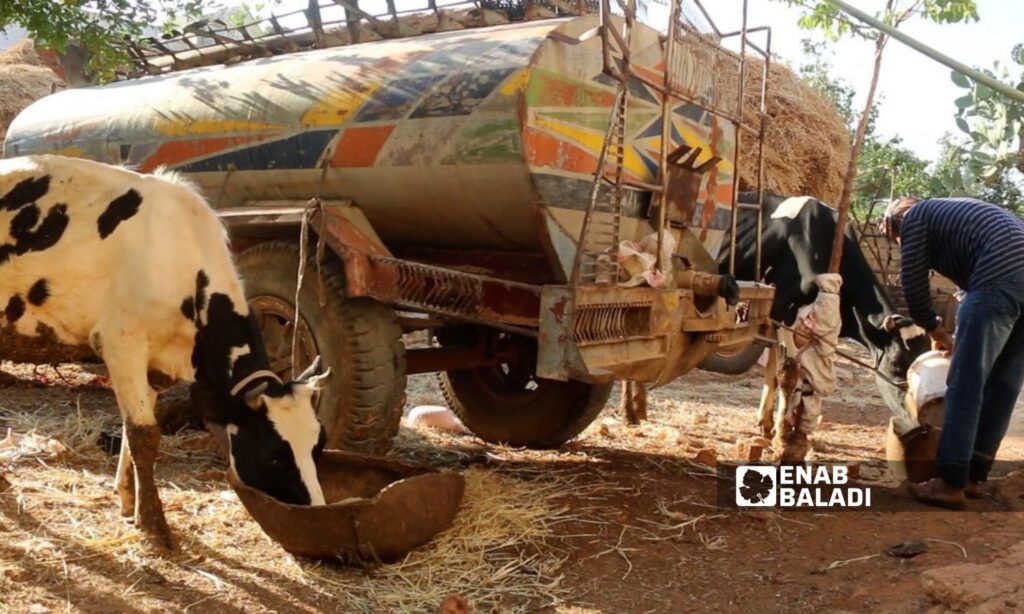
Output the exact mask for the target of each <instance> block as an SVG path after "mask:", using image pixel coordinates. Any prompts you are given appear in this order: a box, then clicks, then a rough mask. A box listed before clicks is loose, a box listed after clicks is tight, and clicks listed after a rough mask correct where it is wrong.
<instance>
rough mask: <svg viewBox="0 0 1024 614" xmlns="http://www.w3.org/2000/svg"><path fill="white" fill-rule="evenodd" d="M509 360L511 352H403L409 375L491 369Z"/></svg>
mask: <svg viewBox="0 0 1024 614" xmlns="http://www.w3.org/2000/svg"><path fill="white" fill-rule="evenodd" d="M511 358H512V354H511V352H502V353H495V354H491V355H488V354H487V353H485V352H484V351H483V349H482V348H470V347H443V348H413V349H409V350H406V352H405V372H406V373H408V374H409V375H416V374H417V373H436V372H438V371H457V370H459V369H476V368H479V367H492V366H497V365H500V364H502V363H505V362H508V361H509V360H510V359H511Z"/></svg>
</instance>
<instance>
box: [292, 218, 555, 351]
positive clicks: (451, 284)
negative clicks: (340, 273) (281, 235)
mask: <svg viewBox="0 0 1024 614" xmlns="http://www.w3.org/2000/svg"><path fill="white" fill-rule="evenodd" d="M361 219H365V218H363V217H362V213H361V211H359V209H358V208H357V207H348V208H344V207H325V208H324V209H323V213H322V214H321V213H320V212H317V213H316V214H314V216H313V219H312V220H311V221H310V226H311V228H313V229H314V230H315V231H317V232H322V233H323V238H324V240H325V241H326V243H327V245H328V246H330V248H331V250H332V251H333V252H334V253H335V254H337V255H338V257H339V258H341V260H342V262H343V263H344V266H345V286H346V289H347V292H348V296H350V297H360V296H366V297H370V298H373V299H376V300H378V301H381V302H384V303H388V304H390V305H395V306H397V307H403V308H407V309H413V310H416V311H419V312H423V313H429V314H433V315H437V316H443V317H446V318H451V319H454V320H459V321H463V322H470V323H474V324H481V325H485V326H489V327H491V328H495V329H498V330H503V331H505V332H509V333H513V334H517V335H523V336H528V337H536V336H537V332H536V330H535V329H536V327H537V326H538V323H539V315H538V314H539V310H540V295H541V287H540V286H535V285H531V284H525V283H519V282H514V281H507V280H503V279H498V278H495V277H488V276H485V275H476V274H473V273H466V272H463V271H457V270H455V269H449V268H445V267H440V266H434V265H429V264H423V263H419V262H414V261H411V260H403V259H400V258H395V257H394V256H392V255H391V252H390V251H388V249H387V247H385V246H384V245H383V243H382V242H381V241H380V239H379V238H377V237H376V236H375V234H371V233H372V228H370V227H369V225H368V224H365V225H363V224H360V220H361Z"/></svg>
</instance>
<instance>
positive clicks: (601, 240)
mask: <svg viewBox="0 0 1024 614" xmlns="http://www.w3.org/2000/svg"><path fill="white" fill-rule="evenodd" d="M669 1H670V17H669V30H668V35H667V39H666V44H665V66H666V68H665V75H664V81H663V82H662V83H655V82H653V81H651V80H649V79H648V78H646V77H644V76H642V75H634V74H632V72H631V70H630V43H631V41H632V33H633V28H634V26H635V25H636V8H637V0H615V2H616V3H617V6H618V7H619V9H620V10H621V11H622V13H623V17H622V31H621V32H619V31H618V30H617V29H616V26H615V24H614V22H613V21H612V20H611V16H612V12H611V2H610V0H600V26H599V30H600V34H601V40H602V54H603V60H604V73H605V74H606V75H608V76H610V77H612V78H613V79H615V81H616V83H617V85H618V87H617V90H616V97H615V102H614V103H613V109H612V113H611V117H610V119H609V124H608V130H607V132H606V133H605V139H604V143H603V145H602V149H601V153H600V156H599V157H598V163H597V169H598V170H597V173H596V175H597V176H596V177H595V181H594V186H593V189H592V191H591V195H590V202H589V203H588V206H587V210H586V213H585V217H584V221H583V228H582V230H581V233H580V242H579V247H578V250H577V253H576V257H575V259H574V263H573V270H572V277H571V280H570V285H572V286H578V285H615V284H616V283H617V280H618V273H619V266H618V250H619V243H620V239H621V218H622V201H623V197H624V195H625V187H626V184H625V179H624V176H623V163H624V154H625V147H626V143H625V123H626V115H627V100H628V96H629V82H630V79H632V78H636V79H639V80H640V81H642V82H643V83H644V84H645V85H647V86H648V87H651V88H652V89H655V90H656V91H658V92H660V93H661V95H662V131H661V135H662V138H661V147H660V156H659V167H660V168H659V171H660V172H659V175H660V177H659V183H658V184H646V183H644V184H639V183H636V182H630V187H633V188H639V189H641V190H646V191H649V192H651V194H652V198H655V199H659V200H660V201H661V206H660V210H659V217H658V223H657V232H658V249H657V254H656V257H657V261H656V263H655V267H656V268H660V267H661V266H662V263H661V262H660V259H661V252H662V249H661V245H662V241H663V238H664V234H665V232H666V231H667V226H668V223H667V220H666V211H667V207H666V206H665V202H664V201H665V199H664V198H663V196H664V194H665V193H666V191H667V189H668V172H667V170H666V165H667V159H668V155H669V147H670V140H671V136H670V135H671V133H672V112H671V109H672V104H673V103H674V102H677V101H681V100H689V97H688V96H687V95H685V94H684V93H682V92H680V91H678V90H677V89H676V88H674V87H673V82H672V79H671V76H670V70H671V68H672V67H673V66H674V56H675V54H676V53H677V51H678V50H677V49H676V45H675V44H674V43H675V40H676V37H677V34H679V33H680V32H681V26H680V25H679V24H680V23H681V19H682V15H683V8H682V4H683V1H684V0H669ZM688 1H689V2H690V3H691V4H692V7H691V8H693V7H695V8H696V9H699V11H700V12H701V13H702V14H703V16H704V17H705V18H707V21H708V23H709V24H711V27H712V28H714V25H713V23H712V22H711V19H710V16H709V15H708V13H707V11H706V10H705V9H704V7H703V5H702V4H701V2H700V0H688ZM714 31H715V34H717V35H718V36H719V38H720V39H721V38H728V37H732V36H739V37H740V54H739V61H738V64H737V66H738V73H739V80H738V91H737V98H736V106H737V108H736V110H735V111H734V113H732V114H729V115H726V114H724V113H722V112H721V110H719V112H718V113H717V114H718V115H720V116H723V117H725V118H726V119H728V120H729V121H730V122H731V123H732V124H733V126H734V127H735V129H736V155H735V158H734V160H733V164H734V168H735V169H736V170H735V172H736V174H737V176H736V180H735V185H736V188H735V189H734V190H733V198H732V214H731V220H730V246H729V250H730V252H729V253H730V256H729V262H730V272H733V273H735V268H736V266H735V262H736V234H737V221H738V218H739V212H740V211H741V210H746V211H751V212H753V213H755V214H756V216H757V221H756V243H755V245H756V248H755V249H756V252H755V254H756V255H755V280H757V281H760V280H761V243H762V223H763V206H762V202H763V200H764V191H763V175H764V154H763V145H764V134H765V126H766V117H767V115H766V108H765V101H766V98H767V91H768V90H767V83H768V74H769V67H770V57H771V33H770V29H768V28H763V27H759V28H748V27H747V6H746V0H745V1H744V3H743V25H742V28H741V29H740V30H738V31H736V32H731V33H726V34H722V33H721V32H719V31H718V30H717V28H715V29H714ZM756 31H765V32H767V33H768V38H767V40H768V42H767V48H766V49H761V48H759V47H757V46H756V45H754V44H753V43H751V42H750V41H749V39H748V34H750V33H752V32H756ZM748 48H750V49H753V50H754V51H756V52H757V53H759V54H761V55H762V56H763V57H764V58H765V62H764V67H763V72H762V77H761V92H760V104H759V109H758V111H759V112H758V115H759V118H758V119H759V125H757V126H756V127H755V126H750V125H747V124H745V123H744V122H743V119H742V118H743V101H744V96H745V95H746V94H745V92H744V85H745V84H744V81H745V79H744V75H745V74H746V72H745V71H746V60H745V58H746V52H747V49H748ZM691 102H695V101H691ZM744 132H748V133H751V134H753V135H754V136H756V138H757V139H758V147H757V167H758V168H757V179H756V193H757V195H758V197H757V202H756V203H742V202H739V199H738V192H739V155H740V150H741V143H742V137H743V133H744ZM609 162H611V163H612V164H613V165H614V169H613V171H612V173H611V176H609V174H608V169H607V166H608V164H609ZM602 187H610V188H611V190H610V193H608V190H602Z"/></svg>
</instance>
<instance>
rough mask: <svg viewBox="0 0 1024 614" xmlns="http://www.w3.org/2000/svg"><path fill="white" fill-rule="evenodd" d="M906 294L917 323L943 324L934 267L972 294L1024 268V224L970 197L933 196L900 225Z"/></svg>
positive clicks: (911, 312) (913, 210)
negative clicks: (932, 281)
mask: <svg viewBox="0 0 1024 614" xmlns="http://www.w3.org/2000/svg"><path fill="white" fill-rule="evenodd" d="M900 242H901V248H902V250H901V254H902V256H901V258H902V263H901V266H900V269H901V276H902V282H903V295H904V297H905V298H906V300H907V308H908V309H909V311H910V316H911V317H912V318H913V319H914V321H915V322H916V323H917V324H918V325H919V326H921V327H923V328H924V329H925V330H929V331H930V330H932V329H934V328H935V327H936V326H937V325H938V322H939V320H938V317H937V316H936V315H935V311H934V310H933V308H932V299H931V289H930V287H929V285H928V272H929V269H931V270H935V271H936V272H938V273H941V274H942V275H945V276H946V277H948V278H949V279H951V280H952V281H953V283H955V284H956V285H957V286H959V287H960V288H961V289H963V290H965V291H967V292H970V291H971V290H975V289H978V288H981V287H983V286H987V285H991V284H993V283H995V282H997V281H998V280H999V279H1000V278H1002V277H1005V276H1007V275H1011V274H1013V273H1016V272H1018V271H1021V270H1024V222H1022V221H1021V220H1020V219H1018V218H1017V217H1015V216H1013V215H1012V214H1010V213H1008V212H1007V211H1005V210H1003V209H1000V208H999V207H997V206H995V205H992V204H989V203H985V202H982V201H980V200H974V199H970V198H933V199H930V200H925V201H922V202H920V203H918V204H916V205H914V206H913V207H911V208H910V210H909V211H907V214H906V215H905V216H904V217H903V221H902V223H901V224H900Z"/></svg>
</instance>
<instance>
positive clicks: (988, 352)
mask: <svg viewBox="0 0 1024 614" xmlns="http://www.w3.org/2000/svg"><path fill="white" fill-rule="evenodd" d="M1022 383H1024V272H1020V273H1015V274H1013V275H1011V276H1009V277H1007V278H1005V279H1001V280H999V281H998V282H996V283H995V284H993V285H991V286H987V287H984V288H978V289H976V290H972V291H971V292H968V293H967V298H965V299H964V301H963V303H962V304H961V305H960V309H959V312H958V313H957V320H956V343H955V344H954V348H953V360H952V364H951V365H950V369H949V381H948V389H947V391H946V416H945V421H944V422H943V426H942V435H941V437H940V438H939V449H938V452H937V455H936V456H937V459H936V460H937V461H938V463H939V475H940V476H941V477H942V479H943V481H944V482H946V483H947V484H949V485H951V486H958V487H963V486H965V485H966V484H967V481H968V480H973V481H978V482H983V481H985V479H986V478H988V473H989V471H990V470H991V469H992V462H993V460H994V459H995V456H996V452H997V451H998V450H999V444H1000V443H1001V442H1002V440H1003V436H1004V435H1006V429H1007V427H1008V426H1009V424H1010V416H1011V415H1012V414H1013V406H1014V405H1015V404H1016V403H1017V395H1018V394H1019V393H1020V389H1021V384H1022Z"/></svg>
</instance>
